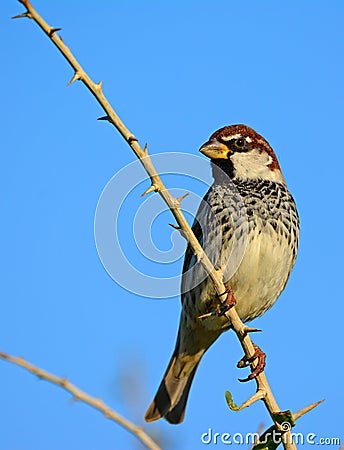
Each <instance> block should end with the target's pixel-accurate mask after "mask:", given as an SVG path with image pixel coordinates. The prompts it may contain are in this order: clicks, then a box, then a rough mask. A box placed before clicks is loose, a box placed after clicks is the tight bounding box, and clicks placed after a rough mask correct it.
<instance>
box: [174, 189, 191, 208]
mask: <svg viewBox="0 0 344 450" xmlns="http://www.w3.org/2000/svg"><path fill="white" fill-rule="evenodd" d="M188 195H190V193H189V192H187V193H186V194H184V195H182V196H180V197H177V198H175V199H174V201H175V203H176V205H177V206H178V207H179V206H180V202H181V201H182V200H184V198H186V197H187V196H188Z"/></svg>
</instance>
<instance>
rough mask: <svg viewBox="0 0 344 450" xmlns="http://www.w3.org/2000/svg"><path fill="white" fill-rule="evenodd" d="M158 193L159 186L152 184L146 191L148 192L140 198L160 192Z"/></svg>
mask: <svg viewBox="0 0 344 450" xmlns="http://www.w3.org/2000/svg"><path fill="white" fill-rule="evenodd" d="M158 191H159V188H158V186H157V185H156V184H151V185H150V186H149V188H148V189H146V190H145V191H144V193H143V194H141V195H140V197H144V196H145V195H147V194H150V193H151V192H158Z"/></svg>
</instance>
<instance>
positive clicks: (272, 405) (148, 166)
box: [15, 0, 296, 450]
mask: <svg viewBox="0 0 344 450" xmlns="http://www.w3.org/2000/svg"><path fill="white" fill-rule="evenodd" d="M19 2H20V3H22V4H23V5H24V6H25V7H26V12H25V13H23V14H20V15H19V16H15V18H19V17H27V18H30V19H33V20H34V21H35V22H36V23H37V24H38V25H39V26H40V28H41V29H42V30H43V31H44V33H45V34H46V35H47V36H48V37H49V38H50V40H51V41H52V42H53V43H54V44H55V46H56V47H57V48H58V49H59V51H60V52H61V53H62V55H63V56H64V57H65V59H66V60H67V61H68V62H69V64H70V65H71V66H72V68H73V70H74V75H73V77H72V79H71V80H70V82H69V84H72V83H73V82H74V81H76V80H80V81H82V82H83V83H84V84H85V86H86V87H87V88H88V89H89V90H90V92H91V93H92V94H93V96H94V97H95V98H96V100H97V102H98V103H99V104H100V106H101V107H102V109H103V110H104V111H105V114H106V115H105V116H104V117H101V118H100V120H107V121H108V122H110V123H111V124H112V125H114V127H115V128H116V129H117V130H118V131H119V132H120V134H121V135H122V137H123V138H124V139H125V141H126V142H127V143H128V145H129V146H130V147H131V149H132V150H133V152H134V153H135V155H136V156H137V158H138V159H139V160H140V162H141V164H142V166H143V167H144V169H145V170H146V172H147V174H148V175H149V177H150V180H151V186H150V187H149V188H148V189H147V190H146V191H145V192H144V194H143V195H145V194H148V193H150V192H158V193H159V194H160V196H161V197H162V198H163V200H164V201H165V203H166V204H167V205H168V207H169V208H170V210H171V212H172V214H173V216H174V217H175V219H176V221H177V224H178V228H179V229H180V230H181V231H182V232H183V233H182V234H183V236H184V237H185V238H186V239H187V240H188V242H189V244H190V246H191V247H192V249H193V251H194V254H195V256H196V257H197V260H198V261H199V262H200V263H201V264H202V265H203V267H204V268H205V270H206V271H207V273H208V274H209V277H210V278H211V279H212V281H213V283H214V287H215V289H216V292H217V293H218V295H219V298H220V300H221V301H224V300H225V298H226V287H225V286H224V283H223V279H222V273H221V271H219V270H216V269H215V268H214V267H213V265H212V263H211V261H210V260H209V258H208V257H207V255H206V254H205V252H204V250H203V249H202V247H201V245H200V243H199V242H198V240H197V238H196V237H195V235H194V233H193V232H192V230H191V228H190V226H189V224H188V222H187V220H186V218H185V217H184V215H183V213H182V211H181V209H180V199H176V198H174V197H173V196H172V195H171V194H170V192H169V191H168V190H167V189H166V187H165V185H164V184H163V182H162V180H161V179H160V177H159V175H158V173H157V171H156V169H155V167H154V166H153V164H152V161H151V159H150V157H149V155H148V148H147V145H146V146H145V147H144V148H142V147H141V145H140V144H139V142H138V139H137V138H136V137H135V136H134V134H133V133H132V132H131V131H130V130H129V129H128V128H127V127H126V126H125V125H124V123H123V122H122V120H121V119H120V118H119V116H118V115H117V114H116V112H115V111H114V109H113V108H112V106H111V105H110V103H109V101H108V100H107V98H106V97H105V95H104V93H103V90H102V82H99V83H95V82H94V81H93V80H92V79H91V78H90V77H89V76H88V74H87V73H86V72H85V71H84V69H83V68H82V66H81V65H80V64H79V62H78V61H77V60H76V58H75V57H74V55H73V54H72V52H71V51H70V49H69V48H68V47H67V45H66V44H65V43H64V42H63V40H62V38H61V37H60V36H59V35H58V34H57V31H59V30H60V28H54V27H51V26H50V25H48V24H47V23H46V22H45V20H44V19H43V18H42V17H41V16H40V15H39V14H38V13H37V11H36V10H35V9H34V8H33V7H32V5H31V4H30V2H29V1H28V0H19ZM225 314H226V317H227V318H228V320H229V321H230V322H231V324H232V328H233V330H234V331H235V333H236V335H237V337H238V339H239V341H240V344H241V346H242V348H243V350H244V353H245V355H246V358H247V359H250V358H251V357H252V356H253V355H254V352H255V350H254V346H253V343H252V341H251V338H250V336H249V332H250V331H251V329H250V328H249V327H247V326H245V325H244V324H243V322H242V321H241V319H240V317H239V316H238V314H237V312H236V310H235V307H233V308H231V309H230V310H229V311H227V312H226V313H225ZM256 365H257V360H255V361H253V362H252V363H251V368H252V369H254V368H255V367H256ZM255 380H256V383H257V392H258V394H254V395H253V396H252V397H251V398H250V399H249V400H247V401H246V402H245V403H244V405H243V407H246V406H249V405H251V404H252V403H254V402H255V401H258V400H260V399H261V400H263V402H264V404H265V406H266V408H267V410H268V411H269V414H270V416H271V418H272V420H273V422H274V425H275V426H276V427H277V429H280V427H279V424H278V423H277V422H276V420H275V418H274V417H275V413H278V412H279V411H280V408H279V406H278V404H277V402H276V400H275V398H274V396H273V393H272V391H271V389H270V386H269V384H268V381H267V378H266V376H265V373H264V372H262V373H260V374H259V375H258V376H257V377H256V378H255ZM281 431H282V432H283V430H281ZM283 445H284V448H285V449H286V450H292V449H296V447H295V444H294V443H293V442H292V438H291V433H290V431H289V430H288V431H286V432H284V433H283Z"/></svg>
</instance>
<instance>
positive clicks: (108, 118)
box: [97, 116, 112, 122]
mask: <svg viewBox="0 0 344 450" xmlns="http://www.w3.org/2000/svg"><path fill="white" fill-rule="evenodd" d="M97 120H107V121H108V122H112V120H111V118H110V117H109V116H103V117H98V119H97Z"/></svg>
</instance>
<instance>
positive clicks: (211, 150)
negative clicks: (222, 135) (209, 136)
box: [199, 139, 233, 159]
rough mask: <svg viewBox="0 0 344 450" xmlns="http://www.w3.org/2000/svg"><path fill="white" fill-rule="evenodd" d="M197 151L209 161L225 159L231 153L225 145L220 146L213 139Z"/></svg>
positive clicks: (220, 144) (219, 143)
mask: <svg viewBox="0 0 344 450" xmlns="http://www.w3.org/2000/svg"><path fill="white" fill-rule="evenodd" d="M199 151H200V152H201V153H203V155H205V156H208V158H210V159H227V158H228V156H229V155H230V154H231V153H233V152H232V151H231V150H230V149H229V148H228V147H227V145H225V144H222V143H221V142H219V141H216V140H215V139H214V140H210V141H208V142H206V143H205V144H203V145H202V147H201V148H200V149H199Z"/></svg>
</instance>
